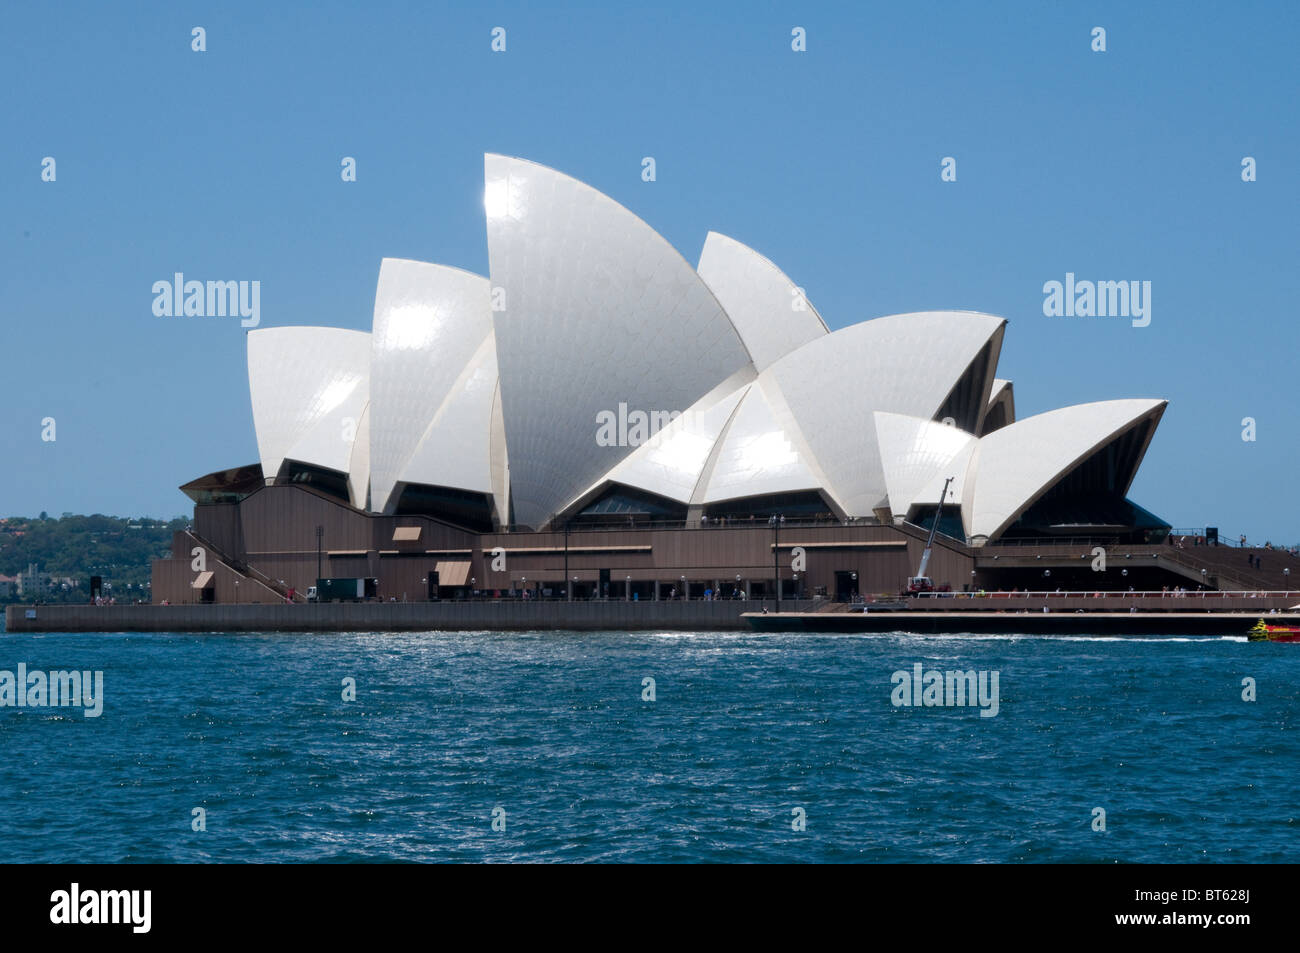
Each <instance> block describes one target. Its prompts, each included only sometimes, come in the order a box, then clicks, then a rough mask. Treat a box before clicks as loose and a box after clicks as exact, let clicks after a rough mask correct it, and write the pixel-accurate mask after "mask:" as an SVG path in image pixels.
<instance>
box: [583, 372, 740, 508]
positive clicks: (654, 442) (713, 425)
mask: <svg viewBox="0 0 1300 953" xmlns="http://www.w3.org/2000/svg"><path fill="white" fill-rule="evenodd" d="M735 376H736V375H733V379H734V377H735ZM751 383H752V380H751V381H750V382H747V383H745V384H743V385H741V386H739V387H731V388H722V390H723V393H722V394H721V396H718V394H717V393H716V392H711V393H710V394H708V395H706V396H705V397H702V398H701V399H700V400H699V401H697V402H696V403H695V405H694V406H692V407H691V408H690V409H689V410H687V411H686V413H684V414H682V415H681V416H680V417H678V418H676V419H675V420H673V421H672V422H671V423H670V424H669V425H668V426H667V427H664V428H663V429H662V430H660V431H659V432H658V433H657V434H655V435H654V436H652V437H651V438H650V439H649V440H648V441H646V442H645V443H644V444H642V445H641V446H639V447H637V449H636V450H635V452H633V453H632V454H631V455H630V456H628V457H627V458H626V459H624V460H623V461H622V462H621V463H619V464H618V465H616V466H615V467H614V468H613V469H612V470H610V471H609V472H608V473H607V474H606V475H605V477H604V478H602V479H601V480H600V481H599V482H600V483H601V484H603V483H604V482H606V481H609V482H613V483H621V484H624V485H625V486H631V487H635V488H637V489H640V490H645V491H646V492H648V493H656V494H658V495H659V496H663V497H667V498H668V499H670V500H676V501H677V502H679V503H690V502H691V501H692V500H693V499H694V497H695V495H696V493H697V490H698V488H699V485H700V478H701V476H702V475H703V473H704V470H705V467H706V466H707V464H708V462H709V458H710V457H711V455H712V454H713V452H714V448H715V446H716V444H717V441H718V437H719V436H720V435H721V434H722V432H723V430H724V429H725V428H726V426H727V422H728V421H729V420H730V419H731V416H732V414H733V413H734V412H735V410H736V406H737V405H738V404H739V403H740V401H741V399H742V398H743V397H744V396H745V394H746V392H747V391H748V390H749V388H750V386H751ZM584 495H585V494H584Z"/></svg>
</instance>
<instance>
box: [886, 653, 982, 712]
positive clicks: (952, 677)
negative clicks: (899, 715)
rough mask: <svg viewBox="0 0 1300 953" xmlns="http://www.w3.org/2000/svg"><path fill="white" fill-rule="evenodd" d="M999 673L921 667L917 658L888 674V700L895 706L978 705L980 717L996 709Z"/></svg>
mask: <svg viewBox="0 0 1300 953" xmlns="http://www.w3.org/2000/svg"><path fill="white" fill-rule="evenodd" d="M999 676H1000V673H998V672H989V671H979V672H977V671H975V670H974V669H971V670H969V671H966V672H962V671H952V672H941V671H939V670H938V669H936V668H932V669H929V670H928V671H927V670H926V669H925V666H923V665H922V664H921V663H920V662H917V663H916V664H914V665H913V666H912V671H910V672H908V671H906V670H905V669H899V670H898V671H897V672H895V673H894V674H893V675H891V676H890V681H891V682H892V683H893V685H894V690H893V691H892V692H890V694H889V700H890V701H891V702H892V703H893V705H894V707H895V708H912V707H918V708H919V707H925V708H961V707H965V706H966V705H978V706H979V708H980V717H981V718H992V717H994V716H995V715H997V713H998V707H999V700H1000V699H999V693H998V679H999Z"/></svg>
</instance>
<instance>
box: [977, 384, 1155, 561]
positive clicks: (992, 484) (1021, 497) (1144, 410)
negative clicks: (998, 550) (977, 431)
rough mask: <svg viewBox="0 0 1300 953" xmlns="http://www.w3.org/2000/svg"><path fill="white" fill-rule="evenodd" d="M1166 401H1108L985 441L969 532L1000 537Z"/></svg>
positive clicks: (1028, 421)
mask: <svg viewBox="0 0 1300 953" xmlns="http://www.w3.org/2000/svg"><path fill="white" fill-rule="evenodd" d="M1165 403H1166V402H1165V401H1163V400H1151V399H1132V400H1105V401H1099V402H1096V403H1091V404H1076V405H1074V406H1071V407H1063V408H1061V409H1059V410H1052V411H1048V412H1047V413H1043V414H1037V415H1035V416H1033V417H1026V418H1024V419H1022V420H1017V421H1016V422H1015V423H1013V424H1008V425H1007V426H1005V427H1003V428H1001V429H999V430H995V431H994V432H993V433H991V434H988V435H987V436H985V437H983V438H981V439H980V441H979V445H978V447H976V449H975V452H974V454H973V455H972V456H971V460H970V465H969V467H968V472H967V476H966V481H965V485H964V487H963V488H962V521H963V522H964V523H965V526H966V533H967V535H968V536H970V537H972V538H975V537H987V538H990V539H992V538H995V537H997V536H998V535H999V534H1000V533H1002V531H1003V530H1005V529H1006V528H1007V526H1009V525H1010V524H1011V523H1012V522H1014V521H1015V519H1016V518H1017V517H1019V516H1020V514H1021V513H1023V512H1024V511H1025V510H1026V509H1028V508H1029V507H1030V506H1031V505H1032V504H1033V502H1034V501H1035V500H1037V499H1038V498H1039V497H1040V496H1042V495H1043V494H1044V493H1046V492H1047V491H1048V490H1049V489H1051V488H1052V486H1053V485H1054V484H1055V483H1056V482H1057V481H1058V480H1060V479H1061V477H1063V476H1065V475H1066V474H1067V473H1069V472H1070V470H1072V469H1073V468H1074V467H1075V466H1076V465H1077V464H1078V463H1080V462H1081V461H1083V460H1084V459H1086V458H1087V457H1089V456H1091V455H1092V454H1093V453H1094V452H1096V451H1097V450H1098V449H1100V448H1101V447H1103V446H1105V445H1106V444H1107V443H1109V442H1110V441H1111V440H1113V439H1114V438H1116V437H1117V436H1119V435H1120V434H1122V433H1124V432H1125V431H1126V430H1128V429H1129V428H1130V427H1133V426H1135V425H1136V424H1138V423H1139V422H1140V421H1141V420H1142V419H1143V418H1145V417H1147V416H1149V415H1152V414H1159V413H1161V412H1163V410H1164V407H1165Z"/></svg>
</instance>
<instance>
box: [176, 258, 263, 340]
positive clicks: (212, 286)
mask: <svg viewBox="0 0 1300 953" xmlns="http://www.w3.org/2000/svg"><path fill="white" fill-rule="evenodd" d="M153 294H154V299H153V313H154V314H155V315H157V316H158V317H160V318H172V317H176V318H180V317H186V318H224V317H226V316H227V315H229V316H230V317H234V316H236V315H238V316H239V317H241V318H243V319H244V320H242V321H240V322H239V324H240V326H241V327H245V328H255V327H257V326H258V325H259V324H261V322H262V283H261V282H260V281H206V282H205V281H186V280H185V274H184V272H180V271H178V272H176V273H175V274H174V275H173V276H172V280H171V281H166V280H163V281H155V282H154V283H153Z"/></svg>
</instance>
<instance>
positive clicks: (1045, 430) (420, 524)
mask: <svg viewBox="0 0 1300 953" xmlns="http://www.w3.org/2000/svg"><path fill="white" fill-rule="evenodd" d="M485 173H486V183H485V191H484V206H485V211H486V217H487V241H488V252H489V271H490V274H489V275H488V276H487V277H484V276H481V275H476V274H470V273H467V272H465V271H461V270H459V269H456V268H450V267H446V266H443V265H437V264H427V263H424V262H417V261H407V260H400V259H385V260H384V261H383V263H382V265H381V266H380V269H379V280H378V288H377V291H376V295H375V306H374V316H373V322H372V324H371V329H370V331H369V332H368V333H367V332H363V331H353V330H345V329H340V328H328V327H276V328H266V329H259V330H254V331H252V332H250V333H249V334H248V376H249V390H250V393H251V399H252V409H253V421H254V425H255V427H256V435H257V447H258V454H259V457H260V459H259V460H258V461H256V462H253V463H249V464H247V465H243V466H236V467H234V468H233V469H225V470H219V471H217V472H214V473H212V474H209V475H208V476H205V477H201V478H199V479H196V480H194V481H192V482H190V483H188V484H186V485H185V486H183V487H182V490H184V492H186V493H187V494H188V495H189V496H190V497H191V498H192V499H193V500H194V502H195V518H194V525H193V532H192V533H191V534H187V538H186V539H183V540H178V543H179V544H180V545H178V546H177V548H176V551H175V557H174V558H173V559H169V560H163V561H159V562H158V563H156V564H155V577H154V592H155V598H156V599H161V598H169V599H170V601H173V602H182V601H216V602H229V601H261V600H268V601H269V600H272V599H283V598H284V596H285V593H286V592H287V591H288V590H289V589H293V590H295V594H294V598H296V599H301V598H303V594H304V593H305V592H306V591H307V589H308V587H309V586H312V585H315V584H316V581H317V579H318V578H335V579H339V578H358V579H365V580H368V583H367V594H368V595H370V596H372V597H374V598H379V599H383V600H385V601H388V600H391V599H396V600H398V601H403V600H406V601H420V600H426V599H432V598H444V599H446V598H466V597H474V596H478V597H484V596H502V597H508V596H511V595H514V596H521V595H522V594H523V593H525V592H526V593H528V594H529V595H530V596H532V597H543V596H546V595H550V596H552V597H558V598H623V599H629V598H635V599H663V598H672V597H677V598H680V597H682V596H683V595H685V596H688V597H691V598H698V597H700V596H702V595H703V594H704V593H705V592H706V591H709V592H713V593H720V594H723V595H725V596H730V595H733V594H738V593H740V592H744V593H745V594H746V595H747V596H748V597H750V598H760V597H771V596H773V595H775V594H776V593H777V592H778V591H779V592H780V593H782V594H783V595H784V596H785V597H786V598H792V597H796V596H798V597H803V598H811V597H813V596H825V597H827V598H828V599H835V598H836V597H838V598H841V599H843V598H845V597H848V596H852V595H854V594H856V593H872V592H891V591H893V592H897V591H898V590H899V588H900V586H902V585H903V584H904V581H905V580H906V578H907V577H908V576H909V575H911V574H912V573H913V572H914V571H915V567H916V564H917V561H918V558H919V555H920V552H921V549H922V547H923V546H924V543H925V538H926V535H927V530H928V529H929V527H930V526H931V525H932V524H933V523H934V522H935V520H936V518H938V520H939V526H938V536H937V544H936V550H935V554H934V557H933V560H932V562H931V564H930V565H931V573H930V574H931V576H933V577H934V580H935V583H936V584H939V585H943V584H947V585H950V586H952V587H953V589H955V590H958V591H960V590H962V589H965V588H969V587H971V586H972V585H980V586H984V585H988V586H1000V585H1006V586H1007V587H1008V588H1009V587H1010V586H1011V585H1013V584H1015V585H1022V586H1023V585H1025V584H1027V583H1028V582H1031V581H1032V580H1030V579H1029V578H1028V576H1027V575H1026V574H1028V573H1030V572H1032V571H1034V570H1033V569H1031V568H1026V567H1025V566H1024V562H1025V561H1024V560H1019V563H1020V564H1021V566H1022V568H1024V572H1023V573H1021V574H1020V575H1017V572H1016V570H1015V569H1013V568H1008V567H1011V566H1012V564H1015V563H1017V560H1016V559H1014V558H1012V555H1013V554H1014V553H1017V552H1020V551H1021V550H1022V549H1023V548H1024V547H1028V546H1031V545H1034V544H1036V543H1040V542H1041V541H1043V540H1051V539H1066V538H1068V539H1073V540H1081V539H1089V540H1102V541H1107V542H1110V543H1113V544H1116V545H1125V544H1142V545H1151V544H1154V543H1158V542H1160V541H1161V540H1162V539H1163V538H1164V536H1165V535H1166V534H1167V533H1168V531H1169V526H1168V524H1166V523H1165V522H1164V521H1162V520H1161V519H1159V518H1158V517H1156V516H1154V515H1153V514H1151V513H1150V512H1148V511H1146V510H1145V509H1143V508H1142V507H1140V506H1139V505H1137V504H1136V503H1134V502H1132V501H1130V500H1129V499H1128V490H1129V487H1130V485H1131V483H1132V481H1133V478H1134V475H1135V473H1136V470H1137V468H1138V466H1139V464H1140V463H1141V461H1142V458H1143V456H1144V454H1145V452H1146V449H1147V446H1148V444H1149V443H1150V441H1151V438H1152V436H1153V434H1154V432H1155V429H1156V425H1157V424H1158V423H1159V421H1160V418H1161V414H1162V413H1163V411H1164V408H1165V402H1164V401H1161V400H1150V399H1122V400H1107V401H1101V402H1097V403H1089V404H1082V405H1078V406H1072V407H1064V408H1061V409H1059V410H1053V411H1050V412H1048V413H1042V414H1038V415H1036V416H1032V417H1026V418H1023V419H1018V418H1017V417H1016V409H1015V399H1014V390H1013V386H1012V383H1011V381H1010V380H1006V379H1002V378H999V377H998V376H997V372H998V357H999V352H1000V350H1001V347H1002V340H1003V335H1004V333H1005V331H1006V321H1005V320H1004V319H1002V318H999V317H996V316H993V315H988V314H980V313H976V312H968V311H925V312H917V313H911V314H896V315H889V316H885V317H877V318H874V319H871V320H866V321H862V322H860V323H857V324H852V325H849V326H847V327H842V328H840V329H838V330H834V331H832V330H830V329H829V328H828V326H827V324H826V322H825V321H824V320H823V319H822V317H821V315H820V314H819V313H818V311H817V309H816V308H815V307H814V306H813V304H812V302H811V301H810V300H809V299H808V297H807V296H806V295H805V293H804V290H803V289H802V288H801V287H799V286H798V285H797V283H796V282H795V281H793V280H792V279H790V278H788V277H787V276H786V275H785V274H784V273H783V272H782V271H781V270H780V269H779V268H778V267H777V266H776V265H774V264H773V263H772V262H771V261H769V260H768V259H766V258H765V257H763V256H762V255H761V254H759V253H758V252H756V251H754V250H753V249H751V248H748V247H746V246H745V245H743V244H741V243H740V242H738V241H736V240H734V239H732V238H728V237H726V236H724V235H721V234H718V233H715V232H711V233H709V234H708V236H707V238H706V239H705V241H704V246H703V250H702V252H701V254H700V256H699V261H698V264H697V265H696V266H694V267H692V265H691V264H690V263H689V262H687V261H686V260H685V259H684V258H683V257H682V255H681V254H679V253H678V251H677V250H676V249H674V248H673V247H672V246H671V245H670V244H669V243H668V242H667V241H666V240H665V239H663V238H662V237H661V236H660V235H659V234H657V233H656V232H655V231H654V230H653V229H652V228H651V227H650V226H648V225H647V224H646V223H645V222H643V221H641V220H640V219H639V218H638V217H636V216H635V215H633V214H632V213H631V212H629V211H628V210H627V209H625V208H623V207H622V206H621V205H619V204H618V203H616V202H615V201H613V200H612V199H610V198H609V197H607V196H605V195H603V194H601V193H600V192H597V191H596V190H594V189H592V188H590V187H589V186H587V185H584V184H583V183H581V182H578V181H576V180H574V179H572V178H570V177H568V176H566V175H563V174H561V173H559V172H556V171H554V170H552V169H548V168H545V167H543V166H540V165H537V164H535V163H532V162H528V161H525V160H522V159H515V158H508V157H506V156H500V155H488V156H487V157H486V159H485ZM214 462H216V463H223V462H225V463H234V462H237V461H214ZM945 486H947V494H946V498H944V499H942V500H941V495H943V494H944V492H945ZM941 503H942V508H941V506H940V504H941ZM196 547H201V548H203V550H204V557H205V558H204V559H203V560H201V561H199V562H197V563H195V562H193V561H192V560H191V557H190V553H191V552H192V551H193V550H194V549H195V548H196ZM1000 557H1006V562H1001V563H1000V565H999V564H998V561H997V560H998V558H1000ZM1034 568H1035V569H1036V567H1034ZM1097 584H1098V581H1097V580H1090V582H1089V585H1094V586H1095V585H1097Z"/></svg>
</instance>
